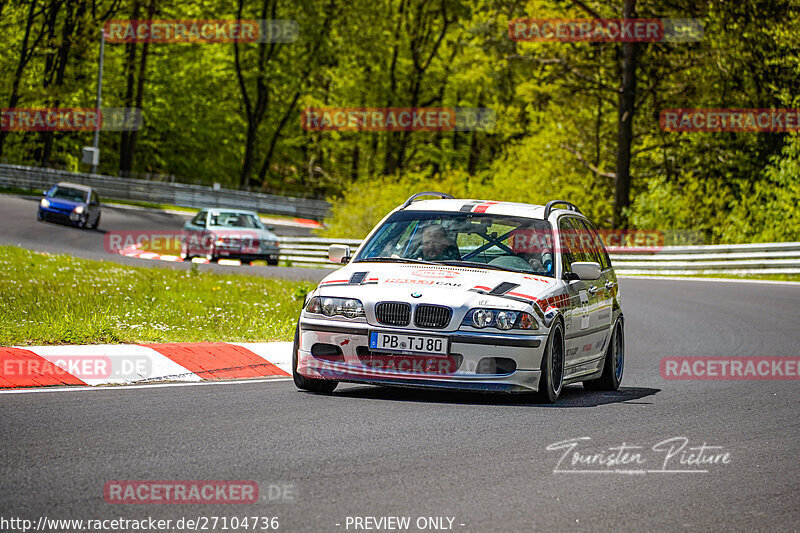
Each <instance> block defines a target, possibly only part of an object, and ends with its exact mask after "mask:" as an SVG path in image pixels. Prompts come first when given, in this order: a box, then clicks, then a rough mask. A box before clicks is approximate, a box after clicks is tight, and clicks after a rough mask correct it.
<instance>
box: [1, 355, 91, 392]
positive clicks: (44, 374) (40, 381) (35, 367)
mask: <svg viewBox="0 0 800 533" xmlns="http://www.w3.org/2000/svg"><path fill="white" fill-rule="evenodd" d="M50 385H86V383H84V382H83V381H81V380H80V379H78V378H76V377H75V376H73V375H72V374H70V373H68V372H66V371H65V370H62V369H61V368H59V367H57V366H56V365H54V364H53V363H51V362H50V361H48V360H47V359H45V358H43V357H40V356H38V355H36V354H35V353H33V352H32V351H30V350H23V349H22V348H0V387H3V388H11V387H47V386H50Z"/></svg>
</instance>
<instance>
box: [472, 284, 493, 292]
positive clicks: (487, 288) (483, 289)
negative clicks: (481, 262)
mask: <svg viewBox="0 0 800 533" xmlns="http://www.w3.org/2000/svg"><path fill="white" fill-rule="evenodd" d="M475 288H476V289H481V290H482V291H490V290H492V288H491V287H484V286H483V285H475Z"/></svg>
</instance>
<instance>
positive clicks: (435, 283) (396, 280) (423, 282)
mask: <svg viewBox="0 0 800 533" xmlns="http://www.w3.org/2000/svg"><path fill="white" fill-rule="evenodd" d="M384 283H407V284H410V285H430V286H436V287H461V284H460V283H454V282H450V281H434V280H432V279H410V278H388V279H386V280H385V281H384Z"/></svg>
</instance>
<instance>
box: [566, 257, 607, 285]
mask: <svg viewBox="0 0 800 533" xmlns="http://www.w3.org/2000/svg"><path fill="white" fill-rule="evenodd" d="M570 268H571V269H572V273H573V274H576V275H577V276H578V278H580V279H582V280H587V281H588V280H594V279H597V278H599V277H600V263H594V262H591V261H585V262H584V261H579V262H576V263H572V265H571V266H570Z"/></svg>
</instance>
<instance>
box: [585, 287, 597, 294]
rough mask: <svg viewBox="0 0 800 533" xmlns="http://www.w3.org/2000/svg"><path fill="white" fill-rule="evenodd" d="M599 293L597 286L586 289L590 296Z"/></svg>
mask: <svg viewBox="0 0 800 533" xmlns="http://www.w3.org/2000/svg"><path fill="white" fill-rule="evenodd" d="M597 291H598V288H597V287H595V286H591V287H589V288H588V289H586V292H588V293H589V294H595V293H596V292H597Z"/></svg>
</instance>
